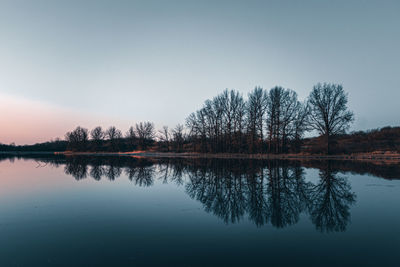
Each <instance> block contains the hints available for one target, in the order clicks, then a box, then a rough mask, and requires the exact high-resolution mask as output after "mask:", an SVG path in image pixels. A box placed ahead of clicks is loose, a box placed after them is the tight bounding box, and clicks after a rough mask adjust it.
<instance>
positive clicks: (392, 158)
mask: <svg viewBox="0 0 400 267" xmlns="http://www.w3.org/2000/svg"><path fill="white" fill-rule="evenodd" d="M0 154H3V155H4V154H8V155H15V156H23V155H65V156H130V157H148V158H150V157H154V158H218V159H287V160H363V161H387V162H393V163H397V162H398V163H400V153H395V152H373V153H357V154H345V155H324V154H245V153H194V152H183V153H176V152H157V151H131V152H73V151H63V152H35V151H31V152H19V151H14V152H1V151H0Z"/></svg>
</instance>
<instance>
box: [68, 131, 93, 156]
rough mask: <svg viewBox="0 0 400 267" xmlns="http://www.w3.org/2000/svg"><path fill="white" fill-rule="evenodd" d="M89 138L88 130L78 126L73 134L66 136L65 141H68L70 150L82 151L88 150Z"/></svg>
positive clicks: (69, 133)
mask: <svg viewBox="0 0 400 267" xmlns="http://www.w3.org/2000/svg"><path fill="white" fill-rule="evenodd" d="M88 136H89V134H88V130H87V129H85V128H82V127H80V126H78V127H76V129H75V130H73V131H72V132H67V133H66V134H65V140H66V141H68V148H69V149H71V150H77V151H82V150H85V149H86V145H87V141H88Z"/></svg>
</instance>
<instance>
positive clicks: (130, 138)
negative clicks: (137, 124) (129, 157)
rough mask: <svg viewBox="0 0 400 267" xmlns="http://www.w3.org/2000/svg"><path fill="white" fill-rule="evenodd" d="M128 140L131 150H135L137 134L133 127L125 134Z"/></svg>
mask: <svg viewBox="0 0 400 267" xmlns="http://www.w3.org/2000/svg"><path fill="white" fill-rule="evenodd" d="M125 137H126V139H127V140H128V143H129V145H130V146H131V149H135V144H136V140H137V136H136V132H135V129H134V128H133V126H131V127H129V129H128V131H127V132H126V134H125Z"/></svg>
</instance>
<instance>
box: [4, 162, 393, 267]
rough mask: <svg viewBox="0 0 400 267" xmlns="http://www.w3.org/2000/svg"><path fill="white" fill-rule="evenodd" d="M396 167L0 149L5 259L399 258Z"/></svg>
mask: <svg viewBox="0 0 400 267" xmlns="http://www.w3.org/2000/svg"><path fill="white" fill-rule="evenodd" d="M399 203H400V166H399V165H398V164H390V165H386V164H382V163H379V164H372V163H366V162H343V161H308V162H298V161H277V160H274V161H267V160H217V159H213V160H210V159H209V160H207V159H144V158H142V159H141V158H130V157H84V156H83V157H82V156H81V157H62V156H57V157H54V156H51V157H50V156H44V155H41V156H36V157H34V156H30V157H23V158H15V157H7V156H1V158H0V215H1V216H0V266H112V265H114V266H115V265H120V266H143V265H145V266H148V265H173V266H215V265H222V266H228V265H229V266H232V265H238V266H243V265H247V266H248V265H255V266H260V265H262V266H265V265H270V266H276V265H288V266H293V265H305V266H310V265H315V266H354V265H362V266H399V254H398V253H397V252H398V249H399V247H400V231H399V225H400V214H399V210H400V209H399V207H398V206H399Z"/></svg>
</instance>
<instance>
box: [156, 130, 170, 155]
mask: <svg viewBox="0 0 400 267" xmlns="http://www.w3.org/2000/svg"><path fill="white" fill-rule="evenodd" d="M158 133H159V136H158V138H159V143H160V146H162V147H164V150H165V151H167V152H169V142H170V139H171V138H170V135H171V134H170V132H169V129H168V126H163V129H162V130H160V131H158Z"/></svg>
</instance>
